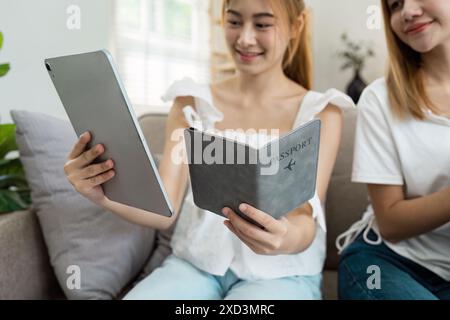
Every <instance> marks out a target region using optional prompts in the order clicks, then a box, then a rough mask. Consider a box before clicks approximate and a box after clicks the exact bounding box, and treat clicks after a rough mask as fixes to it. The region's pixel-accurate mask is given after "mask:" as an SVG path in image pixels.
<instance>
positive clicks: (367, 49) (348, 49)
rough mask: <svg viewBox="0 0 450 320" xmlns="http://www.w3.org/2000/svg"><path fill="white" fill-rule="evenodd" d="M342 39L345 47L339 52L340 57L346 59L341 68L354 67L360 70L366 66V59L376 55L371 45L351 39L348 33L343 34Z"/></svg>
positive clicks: (356, 70)
mask: <svg viewBox="0 0 450 320" xmlns="http://www.w3.org/2000/svg"><path fill="white" fill-rule="evenodd" d="M341 40H342V42H343V43H344V49H343V50H341V51H339V52H338V57H340V58H341V59H342V60H344V63H343V65H342V66H341V70H345V69H348V68H352V69H353V70H354V71H355V72H359V71H361V70H362V69H363V68H364V65H365V63H366V60H367V59H368V58H370V57H373V56H375V53H374V51H373V50H372V48H371V46H370V45H368V44H364V43H363V42H359V43H356V42H354V41H352V40H350V39H349V37H348V35H347V33H343V34H342V36H341Z"/></svg>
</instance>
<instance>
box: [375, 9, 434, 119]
mask: <svg viewBox="0 0 450 320" xmlns="http://www.w3.org/2000/svg"><path fill="white" fill-rule="evenodd" d="M381 2H382V5H383V17H384V29H385V34H386V41H387V47H388V52H389V67H388V72H387V77H386V83H387V88H388V94H389V102H390V103H391V106H392V110H393V113H394V115H396V116H397V117H398V118H400V119H404V118H405V117H406V116H408V115H412V116H413V117H414V118H416V119H420V120H423V119H425V108H428V109H430V110H432V111H436V108H435V106H434V105H433V103H432V102H431V100H430V98H429V97H428V95H427V93H426V90H425V84H424V77H423V69H422V66H423V61H422V56H421V54H420V53H419V52H417V51H414V50H413V49H412V48H411V47H409V46H407V45H406V44H405V43H404V42H402V41H401V40H400V39H399V38H398V37H397V35H396V34H395V33H394V31H393V30H392V27H391V11H390V9H389V7H388V3H387V0H382V1H381Z"/></svg>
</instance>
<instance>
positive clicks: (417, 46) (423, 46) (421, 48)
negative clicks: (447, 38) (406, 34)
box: [409, 41, 437, 54]
mask: <svg viewBox="0 0 450 320" xmlns="http://www.w3.org/2000/svg"><path fill="white" fill-rule="evenodd" d="M409 46H410V47H411V48H412V49H413V50H414V51H416V52H419V53H422V54H424V53H429V52H431V51H433V50H434V49H435V48H436V47H437V46H436V44H435V43H432V42H431V41H420V42H419V41H418V42H415V43H410V44H409Z"/></svg>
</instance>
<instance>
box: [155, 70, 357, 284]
mask: <svg viewBox="0 0 450 320" xmlns="http://www.w3.org/2000/svg"><path fill="white" fill-rule="evenodd" d="M180 96H192V97H194V99H195V111H194V109H193V108H191V107H185V109H184V110H183V111H185V116H186V120H187V121H188V123H189V124H190V125H191V126H194V127H196V126H197V125H199V124H200V125H201V126H202V127H201V129H203V130H206V131H208V130H214V124H215V123H216V122H219V121H221V120H222V119H223V114H222V113H221V112H220V111H219V110H218V109H217V108H216V107H215V106H214V104H213V99H212V95H211V90H210V87H209V86H208V85H200V84H197V83H195V82H194V81H193V80H191V79H189V78H185V79H183V80H181V81H178V82H176V83H174V84H173V85H172V86H171V87H170V88H169V89H168V91H167V93H166V94H165V95H164V96H163V100H165V101H169V100H174V99H175V98H176V97H180ZM329 103H332V104H334V105H336V106H338V107H341V108H351V107H354V105H353V102H352V101H351V99H350V98H349V97H348V96H346V95H344V94H343V93H341V92H339V91H337V90H334V89H331V90H329V91H327V92H326V93H325V94H322V93H318V92H313V91H310V92H308V93H307V95H306V96H305V98H304V99H303V102H302V105H301V106H300V108H299V112H298V114H297V117H296V120H295V124H294V128H295V127H297V126H299V125H301V124H302V123H305V122H308V121H309V120H312V119H313V118H314V117H315V116H316V115H317V114H318V113H320V112H321V111H322V110H323V109H324V108H325V107H326V106H327V105H328V104H329ZM214 132H215V133H216V134H220V131H217V130H214ZM222 134H223V135H227V136H228V137H229V138H234V139H236V140H238V141H240V142H243V143H248V144H249V145H251V146H253V147H257V144H258V143H261V144H264V143H266V142H268V141H269V140H268V139H270V138H272V139H273V138H274V137H271V136H269V135H263V134H257V135H255V136H249V135H245V134H244V133H243V132H239V131H234V132H232V134H231V135H228V134H227V132H222ZM309 203H310V204H311V206H312V208H313V217H314V218H315V219H316V221H317V225H318V226H317V230H316V237H315V239H314V241H313V243H312V244H311V246H310V247H309V248H308V249H306V250H305V251H303V252H301V253H299V254H292V255H277V256H267V255H258V254H256V253H254V252H253V251H252V250H251V249H249V248H248V247H247V246H246V245H245V244H244V243H243V242H242V241H241V240H239V239H238V238H237V237H236V236H235V235H234V234H232V233H231V232H230V231H229V230H228V229H227V228H226V227H225V226H224V225H223V221H224V218H222V217H221V216H219V215H217V214H214V213H212V212H209V211H207V210H203V209H200V208H198V207H197V206H196V205H195V204H194V200H193V195H192V191H191V190H190V189H189V190H188V192H187V195H186V198H185V201H184V204H183V208H182V210H181V212H180V216H179V220H178V222H177V225H176V227H175V231H174V234H173V237H172V243H171V246H172V249H173V254H174V255H176V256H177V257H179V258H182V259H184V260H187V261H189V262H190V263H192V264H193V265H194V266H196V267H197V268H199V269H201V270H203V271H206V272H208V273H210V274H214V275H219V276H221V275H224V274H225V273H226V272H227V270H228V269H230V270H231V271H233V272H234V273H235V274H236V275H237V276H238V277H239V278H240V279H244V280H254V279H274V278H281V277H287V276H293V275H317V274H320V273H321V272H322V268H323V264H324V261H325V254H326V250H325V249H326V227H325V214H324V210H323V205H322V204H321V203H320V200H319V198H318V196H317V192H316V195H315V196H314V198H313V199H311V200H310V201H309Z"/></svg>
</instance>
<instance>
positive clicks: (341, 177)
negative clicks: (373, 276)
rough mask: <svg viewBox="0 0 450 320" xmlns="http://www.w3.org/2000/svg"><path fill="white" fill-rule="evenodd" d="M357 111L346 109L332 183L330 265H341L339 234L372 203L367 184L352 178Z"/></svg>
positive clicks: (328, 216) (329, 231)
mask: <svg viewBox="0 0 450 320" xmlns="http://www.w3.org/2000/svg"><path fill="white" fill-rule="evenodd" d="M356 114H357V112H356V109H349V110H346V111H345V112H344V128H343V132H342V140H341V146H340V149H339V153H338V156H337V159H336V164H335V167H334V170H333V173H332V176H331V181H330V185H329V187H328V193H327V201H326V204H325V206H326V214H327V261H326V265H325V268H326V269H336V268H337V265H338V260H339V257H338V254H337V249H336V246H335V241H336V238H337V236H338V235H339V234H341V233H342V232H344V231H346V230H347V229H348V228H349V227H350V225H352V224H353V223H354V222H355V221H357V220H358V219H359V218H360V217H361V215H362V213H363V212H364V210H365V208H366V206H367V204H368V198H367V189H366V186H365V185H362V184H357V183H352V182H351V173H352V163H353V145H354V139H355V125H356Z"/></svg>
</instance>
